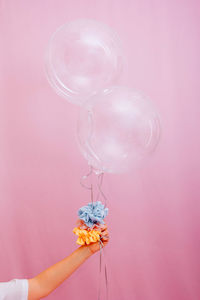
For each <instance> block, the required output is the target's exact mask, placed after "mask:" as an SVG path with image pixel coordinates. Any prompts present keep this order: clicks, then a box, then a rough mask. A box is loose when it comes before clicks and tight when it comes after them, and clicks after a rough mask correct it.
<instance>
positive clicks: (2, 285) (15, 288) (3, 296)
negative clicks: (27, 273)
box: [0, 279, 28, 300]
mask: <svg viewBox="0 0 200 300" xmlns="http://www.w3.org/2000/svg"><path fill="white" fill-rule="evenodd" d="M27 299H28V280H27V279H13V280H11V281H8V282H0V300H27Z"/></svg>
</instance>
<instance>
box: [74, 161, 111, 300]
mask: <svg viewBox="0 0 200 300" xmlns="http://www.w3.org/2000/svg"><path fill="white" fill-rule="evenodd" d="M93 170H94V169H93V167H92V166H90V171H89V172H88V173H87V174H86V175H84V176H82V178H81V179H80V184H81V186H82V187H84V188H85V189H87V190H90V194H91V202H92V204H93V201H94V191H93V184H92V183H91V185H90V186H87V185H85V184H84V183H83V181H84V180H86V179H88V178H89V177H90V176H91V175H92V174H93ZM103 179H104V173H101V174H99V175H98V178H97V187H98V194H97V197H96V201H98V200H99V197H100V196H102V197H103V198H104V201H105V207H106V206H107V198H106V196H105V194H104V193H103V191H102V185H103ZM99 247H100V258H99V276H100V278H99V288H98V300H100V298H101V277H102V274H101V273H102V256H104V260H105V261H106V259H105V250H104V245H103V243H102V241H101V239H100V241H99ZM104 275H105V283H106V300H108V273H107V266H106V263H105V269H104Z"/></svg>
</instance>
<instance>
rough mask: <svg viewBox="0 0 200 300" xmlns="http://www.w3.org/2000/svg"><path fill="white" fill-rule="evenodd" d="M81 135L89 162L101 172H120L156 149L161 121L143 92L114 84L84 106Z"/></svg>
mask: <svg viewBox="0 0 200 300" xmlns="http://www.w3.org/2000/svg"><path fill="white" fill-rule="evenodd" d="M77 136H78V143H79V145H80V149H81V152H82V153H83V155H84V157H85V158H86V159H87V160H88V163H89V165H91V166H93V168H94V169H96V170H97V171H98V172H109V173H120V172H125V171H128V170H129V169H130V168H132V167H134V166H136V165H138V162H140V160H141V159H142V158H143V157H144V156H145V155H146V154H148V153H150V152H152V151H153V150H154V149H155V147H156V145H157V144H158V141H159V136H160V122H159V117H158V115H157V113H156V111H155V109H154V108H153V105H152V104H151V103H150V101H149V100H148V99H146V97H145V96H143V95H142V94H141V93H139V92H136V91H133V90H131V89H129V88H126V87H112V88H110V89H107V90H105V91H103V92H101V93H99V94H98V95H95V96H94V97H92V98H91V99H89V100H88V101H87V102H86V103H84V105H83V106H82V107H81V110H80V115H79V120H78V128H77Z"/></svg>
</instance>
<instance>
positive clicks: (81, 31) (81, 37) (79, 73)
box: [45, 19, 123, 105]
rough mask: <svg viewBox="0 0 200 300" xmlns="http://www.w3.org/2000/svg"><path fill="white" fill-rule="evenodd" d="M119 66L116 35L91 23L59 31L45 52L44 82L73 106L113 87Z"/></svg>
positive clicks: (71, 26) (120, 64)
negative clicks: (48, 83)
mask: <svg viewBox="0 0 200 300" xmlns="http://www.w3.org/2000/svg"><path fill="white" fill-rule="evenodd" d="M122 65H123V59H122V51H121V45H120V41H119V38H118V36H117V34H116V33H115V32H114V31H113V30H112V29H110V28H109V27H107V26H106V25H104V24H102V23H99V22H97V21H95V20H87V19H86V20H76V21H73V22H71V23H68V24H65V25H63V26H62V27H60V28H59V29H58V30H57V31H56V32H55V33H54V34H53V35H52V37H51V39H50V42H49V45H48V49H47V52H46V59H45V67H46V74H47V78H48V80H49V82H50V84H51V86H52V87H53V88H54V89H55V91H56V92H57V93H58V94H59V95H61V96H63V97H64V98H66V99H67V100H68V101H70V102H72V103H75V104H79V105H80V104H82V103H83V102H84V101H85V100H86V99H87V98H89V97H90V96H92V95H95V94H96V93H97V92H99V91H100V90H102V89H105V88H106V87H108V86H111V85H113V84H115V82H116V80H117V79H118V77H119V75H120V73H121V70H122Z"/></svg>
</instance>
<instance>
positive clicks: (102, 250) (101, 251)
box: [98, 240, 108, 300]
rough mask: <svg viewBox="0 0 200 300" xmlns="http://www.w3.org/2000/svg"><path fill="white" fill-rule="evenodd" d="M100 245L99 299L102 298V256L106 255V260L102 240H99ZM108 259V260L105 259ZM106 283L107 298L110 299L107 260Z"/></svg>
mask: <svg viewBox="0 0 200 300" xmlns="http://www.w3.org/2000/svg"><path fill="white" fill-rule="evenodd" d="M99 247H100V263H99V276H100V279H99V290H98V300H100V299H101V270H102V256H103V255H104V260H105V250H104V246H103V243H102V241H101V240H100V241H99ZM105 261H106V260H105ZM104 272H105V283H106V300H108V273H107V265H106V262H105V269H104Z"/></svg>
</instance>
